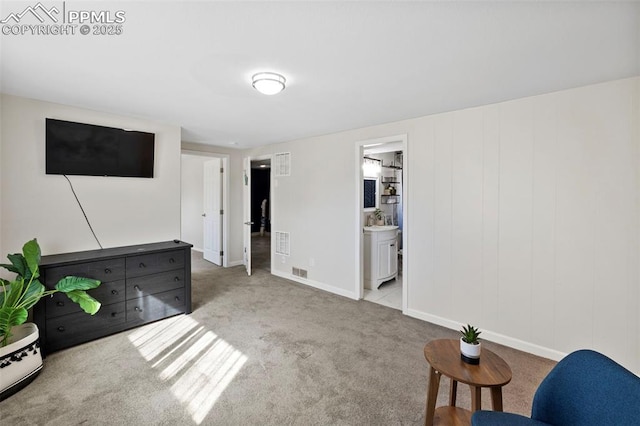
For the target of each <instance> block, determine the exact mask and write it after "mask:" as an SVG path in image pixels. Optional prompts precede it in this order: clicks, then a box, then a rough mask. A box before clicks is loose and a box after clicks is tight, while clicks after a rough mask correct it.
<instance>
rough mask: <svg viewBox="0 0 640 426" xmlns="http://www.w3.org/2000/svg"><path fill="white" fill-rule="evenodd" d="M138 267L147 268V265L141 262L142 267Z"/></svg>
mask: <svg viewBox="0 0 640 426" xmlns="http://www.w3.org/2000/svg"><path fill="white" fill-rule="evenodd" d="M138 267H140V268H146V267H147V265H145V264H144V263H142V262H140V265H138Z"/></svg>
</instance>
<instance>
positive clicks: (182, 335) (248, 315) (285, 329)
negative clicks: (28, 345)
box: [0, 252, 555, 426]
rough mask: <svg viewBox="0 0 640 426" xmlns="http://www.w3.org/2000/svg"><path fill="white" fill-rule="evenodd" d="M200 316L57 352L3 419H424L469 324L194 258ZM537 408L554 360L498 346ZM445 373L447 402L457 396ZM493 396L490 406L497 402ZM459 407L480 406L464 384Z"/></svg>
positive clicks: (522, 398) (516, 397)
mask: <svg viewBox="0 0 640 426" xmlns="http://www.w3.org/2000/svg"><path fill="white" fill-rule="evenodd" d="M192 285H193V291H192V294H193V313H192V314H191V315H180V316H176V317H173V318H169V319H166V320H163V321H159V322H156V323H153V324H149V325H146V326H144V327H140V328H137V329H134V330H129V331H125V332H122V333H119V334H116V335H113V336H109V337H106V338H103V339H100V340H96V341H93V342H90V343H87V344H84V345H80V346H77V347H74V348H71V349H67V350H63V351H59V352H56V353H53V354H51V355H50V356H49V357H47V358H46V360H45V368H44V370H43V371H42V373H41V374H40V376H39V377H38V378H37V379H36V380H35V381H34V382H33V383H32V384H30V385H29V386H28V387H27V388H25V389H24V390H22V391H21V392H19V393H18V394H16V395H13V396H12V397H10V398H8V399H7V400H5V401H3V402H0V424H2V425H11V426H15V425H33V424H41V425H45V424H46V425H65V426H66V425H115V424H130V425H133V424H138V425H199V424H202V425H419V424H423V422H424V410H425V398H426V389H427V367H428V365H427V363H426V361H425V359H424V354H423V348H424V345H425V343H426V342H427V341H429V340H431V339H439V338H457V332H456V331H452V330H448V329H445V328H442V327H439V326H435V325H433V324H429V323H427V322H424V321H420V320H417V319H413V318H409V317H407V316H404V315H402V313H401V312H400V311H397V310H394V309H391V308H388V307H385V306H381V305H376V304H374V303H371V302H366V301H354V300H350V299H347V298H343V297H340V296H336V295H333V294H330V293H326V292H323V291H320V290H316V289H313V288H310V287H307V286H304V285H301V284H299V283H295V282H291V281H288V280H286V279H282V278H278V277H275V276H272V275H270V274H269V273H268V272H267V271H265V270H258V271H256V272H255V274H254V275H252V276H251V277H247V276H246V274H245V272H244V269H243V268H242V267H234V268H218V267H216V266H214V265H211V264H209V263H208V262H205V261H203V260H202V256H201V255H199V254H197V253H195V252H194V256H193V276H192ZM484 344H485V345H486V347H487V348H489V349H491V350H492V351H494V352H496V353H497V354H499V355H500V356H501V357H503V358H504V359H505V360H506V361H507V363H508V364H509V365H510V366H511V368H512V371H513V380H512V381H511V383H509V384H508V385H507V386H505V387H504V389H503V395H504V408H505V411H511V412H516V413H521V414H529V413H530V410H531V401H532V398H533V394H534V392H535V389H536V388H537V386H538V384H539V383H540V381H541V380H542V378H543V377H544V376H545V375H546V374H547V372H548V371H549V370H550V369H551V368H552V367H553V365H555V363H554V362H553V361H550V360H547V359H543V358H539V357H536V356H532V355H529V354H525V353H522V352H519V351H516V350H513V349H510V348H506V347H504V346H500V345H497V344H493V343H491V342H487V341H485V343H484ZM447 392H448V381H445V380H443V381H442V382H441V386H440V394H439V398H438V404H437V405H444V404H446V401H447ZM488 394H489V392H488V391H486V390H485V392H483V406H485V407H490V400H489V395H488ZM458 405H459V406H462V407H467V408H468V407H469V406H470V398H469V389H468V388H467V387H466V386H459V389H458Z"/></svg>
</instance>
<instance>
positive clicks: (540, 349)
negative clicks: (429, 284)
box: [403, 309, 567, 361]
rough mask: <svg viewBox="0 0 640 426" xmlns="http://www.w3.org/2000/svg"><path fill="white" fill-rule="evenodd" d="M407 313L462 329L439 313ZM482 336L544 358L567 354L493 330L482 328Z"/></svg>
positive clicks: (448, 326) (455, 322)
mask: <svg viewBox="0 0 640 426" xmlns="http://www.w3.org/2000/svg"><path fill="white" fill-rule="evenodd" d="M403 313H404V314H405V315H407V316H410V317H413V318H417V319H420V320H423V321H427V322H430V323H432V324H436V325H440V326H442V327H445V328H449V329H451V330H456V331H458V330H460V323H459V322H457V321H452V320H449V319H447V318H442V317H439V316H437V315H431V314H427V313H424V312H421V311H417V310H415V309H407V310H406V311H404V312H403ZM482 338H483V339H484V340H488V341H490V342H494V343H499V344H501V345H504V346H508V347H510V348H513V349H518V350H520V351H523V352H527V353H530V354H533V355H537V356H541V357H543V358H548V359H552V360H554V361H560V360H561V359H562V358H564V357H565V356H566V355H567V354H566V353H563V352H559V351H556V350H555V349H550V348H546V347H544V346H540V345H536V344H534V343H530V342H525V341H523V340H520V339H515V338H513V337H509V336H505V335H504V334H500V333H495V332H493V331H491V330H485V329H483V330H482Z"/></svg>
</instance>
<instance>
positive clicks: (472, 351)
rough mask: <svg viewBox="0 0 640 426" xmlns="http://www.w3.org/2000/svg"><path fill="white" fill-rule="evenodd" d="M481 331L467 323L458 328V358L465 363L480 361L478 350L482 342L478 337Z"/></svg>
mask: <svg viewBox="0 0 640 426" xmlns="http://www.w3.org/2000/svg"><path fill="white" fill-rule="evenodd" d="M480 333H481V331H480V330H478V328H476V327H474V326H472V325H469V324H467V326H466V327H465V326H463V327H462V330H460V334H462V336H461V337H460V358H461V359H462V360H463V361H464V362H466V363H467V364H474V365H477V364H479V363H480V351H481V350H482V344H481V343H480V340H479V339H478V336H480Z"/></svg>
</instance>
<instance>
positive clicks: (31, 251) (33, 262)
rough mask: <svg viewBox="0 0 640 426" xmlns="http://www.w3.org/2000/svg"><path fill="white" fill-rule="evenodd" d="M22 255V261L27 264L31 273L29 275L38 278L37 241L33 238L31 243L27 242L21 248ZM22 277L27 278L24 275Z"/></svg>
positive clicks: (38, 247) (38, 257) (38, 248)
mask: <svg viewBox="0 0 640 426" xmlns="http://www.w3.org/2000/svg"><path fill="white" fill-rule="evenodd" d="M22 254H23V255H24V259H25V261H26V263H27V267H28V268H29V271H30V272H31V275H32V276H34V277H36V278H37V277H39V276H40V273H39V272H38V265H39V264H40V258H41V255H40V246H39V245H38V240H36V239H35V238H34V239H33V240H31V241H27V242H26V243H25V245H24V246H22ZM23 276H24V277H25V278H27V276H26V275H23ZM29 278H31V277H29Z"/></svg>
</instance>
